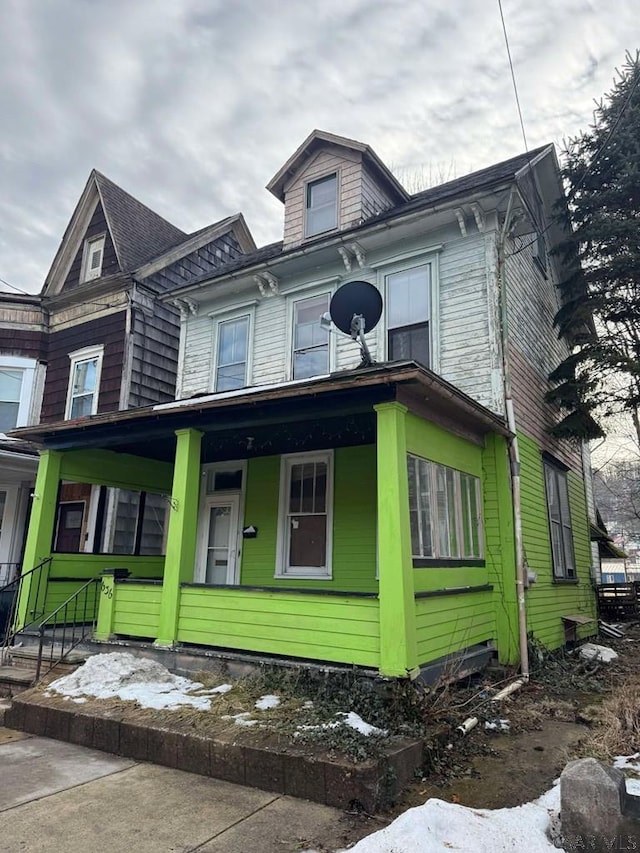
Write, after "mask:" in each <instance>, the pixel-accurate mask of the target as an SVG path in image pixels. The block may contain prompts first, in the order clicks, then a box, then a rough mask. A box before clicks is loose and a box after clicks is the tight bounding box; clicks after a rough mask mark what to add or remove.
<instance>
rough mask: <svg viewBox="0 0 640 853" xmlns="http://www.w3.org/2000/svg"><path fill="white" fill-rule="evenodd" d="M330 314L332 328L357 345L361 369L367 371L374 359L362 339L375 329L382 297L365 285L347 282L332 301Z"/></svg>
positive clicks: (380, 314) (380, 313)
mask: <svg viewBox="0 0 640 853" xmlns="http://www.w3.org/2000/svg"><path fill="white" fill-rule="evenodd" d="M329 314H330V316H331V319H332V320H333V322H334V324H335V325H336V326H337V327H338V329H340V331H341V332H344V333H345V335H350V336H351V337H352V338H353V340H354V341H357V342H358V343H359V344H360V349H361V351H362V362H361V364H360V366H361V367H370V366H371V365H372V364H373V359H372V358H371V354H370V352H369V348H368V347H367V344H366V341H365V339H364V335H365V332H370V331H372V330H373V329H375V327H376V326H377V325H378V322H379V320H380V317H381V316H382V296H381V295H380V291H379V290H378V288H377V287H374V286H373V285H372V284H370V283H369V282H368V281H349V282H347V283H346V284H343V285H342V286H341V287H339V288H338V289H337V290H336V292H335V293H334V294H333V297H332V298H331V303H330V305H329Z"/></svg>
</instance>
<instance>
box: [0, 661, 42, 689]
mask: <svg viewBox="0 0 640 853" xmlns="http://www.w3.org/2000/svg"><path fill="white" fill-rule="evenodd" d="M34 676H35V673H34V672H33V670H31V669H24V668H22V667H19V666H0V696H15V694H16V693H22V691H23V690H28V689H29V688H30V687H31V686H32V685H33V682H34Z"/></svg>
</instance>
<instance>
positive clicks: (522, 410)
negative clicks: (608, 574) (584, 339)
mask: <svg viewBox="0 0 640 853" xmlns="http://www.w3.org/2000/svg"><path fill="white" fill-rule="evenodd" d="M268 189H269V190H270V191H271V192H272V193H273V194H274V195H275V196H276V197H277V198H278V199H279V200H280V201H282V203H283V206H284V230H283V240H282V241H281V242H278V243H275V244H272V245H268V246H265V247H262V248H260V249H258V250H256V251H253V252H248V253H246V254H244V255H241V256H239V257H237V258H235V259H233V260H230V261H229V262H228V263H226V264H224V265H223V266H221V267H219V268H218V269H216V270H213V271H209V272H206V273H204V274H203V275H201V276H199V277H197V278H195V279H193V280H191V281H190V282H187V283H185V284H183V285H179V286H176V287H174V288H173V289H172V290H171V292H170V293H167V294H166V295H165V296H163V297H162V300H163V304H167V305H168V304H173V305H176V304H177V305H181V306H183V308H184V311H183V313H184V322H183V325H182V329H181V339H180V358H179V369H178V374H179V378H178V394H177V396H178V399H177V400H176V401H173V402H165V403H160V404H158V405H154V406H147V407H144V408H139V409H133V410H130V411H127V412H121V413H113V414H100V413H97V414H95V415H93V416H91V417H89V418H88V419H82V420H74V421H70V422H67V423H62V422H58V423H53V422H52V423H50V424H43V425H42V426H39V427H36V428H31V429H27V430H22V431H21V433H20V434H21V435H23V436H24V437H25V438H27V439H29V440H31V441H34V442H37V443H38V444H39V445H40V446H41V447H42V448H43V452H42V457H41V462H40V467H39V471H38V480H37V484H36V488H35V491H36V497H37V501H35V502H34V513H33V519H32V524H31V528H30V531H29V538H28V543H27V552H26V556H25V560H28V562H29V565H36V564H37V563H38V561H40V560H42V559H43V558H49V557H50V558H51V563H50V568H49V569H48V571H49V577H50V578H54V577H55V576H56V573H58V574H59V575H60V576H62V577H65V578H69V577H75V578H76V582H77V583H78V584H79V583H81V582H84V580H86V579H89V578H91V577H92V576H94V575H96V574H97V573H98V572H99V571H100V570H101V569H109V568H112V567H114V565H115V564H116V561H117V566H118V567H122V568H126V569H127V570H128V572H129V577H128V578H122V577H114V576H113V575H112V574H111V575H108V576H106V577H105V578H104V580H103V583H102V594H101V596H100V609H99V616H98V627H97V632H96V637H97V638H98V639H102V640H106V639H108V638H110V637H113V636H117V637H119V638H121V639H128V640H129V641H131V642H132V643H134V644H135V642H136V641H137V640H144V641H149V640H152V641H153V642H155V644H156V645H157V646H160V647H165V648H185V647H189V646H194V645H195V646H200V647H206V648H208V649H217V650H225V652H226V653H233V652H242V653H244V654H247V653H254V654H261V655H264V654H268V655H273V656H276V657H286V658H294V659H298V660H308V661H320V662H331V663H334V664H345V665H349V666H353V665H356V666H359V667H362V668H364V669H366V670H369V671H375V672H378V673H381V674H382V675H385V676H406V675H411V676H414V675H417V674H418V673H420V672H422V674H423V676H424V677H425V678H428V679H431V678H434V677H436V676H437V674H438V673H440V672H441V671H442V670H443V668H446V667H456V668H462V669H464V668H466V667H471V666H474V665H476V664H478V663H479V662H481V661H483V660H487V659H488V658H489V657H490V656H491V655H494V654H495V655H497V656H498V657H499V659H500V660H502V661H505V662H518V661H519V662H520V664H521V666H522V669H523V671H524V672H525V673H526V672H527V650H526V649H527V640H528V639H529V638H530V637H532V636H533V637H534V638H535V639H536V640H537V641H539V642H540V643H542V644H544V645H545V646H547V647H550V648H554V647H557V646H559V645H561V644H562V643H563V642H565V640H566V639H571V638H573V637H575V636H583V635H585V634H588V633H589V632H591V631H593V628H594V625H595V623H594V597H593V592H592V586H591V577H590V575H591V572H592V569H593V566H592V554H591V548H590V540H589V509H588V508H589V507H590V505H591V496H590V489H589V484H588V478H587V479H585V475H584V471H585V466H586V464H587V463H586V461H585V459H584V458H583V454H582V450H581V448H580V447H576V446H572V445H569V444H565V443H562V442H558V441H555V440H553V439H552V438H551V437H550V436H549V433H548V431H547V430H548V427H549V426H550V425H552V424H553V423H554V422H555V421H556V420H558V417H559V415H558V412H556V411H554V410H552V409H551V408H550V407H549V406H548V405H547V403H546V402H545V400H544V394H545V391H546V389H547V387H548V383H547V379H546V377H547V375H548V373H549V371H550V370H551V369H552V368H553V367H554V366H555V365H556V364H557V362H558V361H559V360H560V358H561V357H562V356H563V354H564V353H565V352H566V351H567V346H568V344H567V343H566V342H564V341H562V340H558V338H557V336H556V333H555V331H554V329H553V317H554V314H555V312H556V310H557V308H558V301H557V299H558V297H557V290H556V286H555V285H556V283H557V281H558V278H559V275H560V270H559V269H558V266H557V265H558V259H557V258H556V257H555V256H552V255H551V254H550V252H549V250H550V248H551V247H552V246H553V245H554V244H555V243H556V241H557V240H558V238H559V236H560V235H559V233H558V231H557V228H558V226H557V225H556V224H554V222H553V220H552V218H551V212H552V210H553V206H554V204H555V203H556V201H557V200H558V199H561V198H562V186H561V181H560V177H559V173H558V166H557V162H556V157H555V153H554V149H553V147H552V146H547V147H543V148H539V149H537V150H535V151H530V152H528V153H525V154H523V155H520V156H518V157H514V158H512V159H510V160H507V161H504V162H502V163H498V164H497V165H495V166H492V167H490V168H487V169H483V170H481V171H479V172H475V173H473V174H471V175H467V176H465V177H462V178H459V179H456V180H454V181H450V182H448V183H446V184H443V185H441V186H438V187H434V188H433V189H429V190H426V191H424V192H420V193H417V194H415V195H409V194H408V193H407V192H406V191H405V190H404V189H403V188H402V186H401V185H400V184H399V183H398V181H397V180H396V179H395V178H394V176H393V175H392V173H391V172H390V170H389V169H388V168H387V167H386V166H385V164H384V163H383V162H382V161H381V160H380V159H379V158H378V157H377V155H376V154H375V153H374V152H373V150H372V149H371V148H370V147H369V146H368V145H365V144H362V143H359V142H356V141H353V140H350V139H345V138H342V137H337V136H334V135H332V134H328V133H324V132H321V131H314V132H313V133H312V134H311V135H310V136H309V137H308V138H307V139H306V140H305V141H304V142H303V144H302V145H301V146H300V148H299V149H298V150H297V151H296V152H295V153H294V154H293V155H292V156H291V157H290V158H289V160H287V162H286V163H285V164H284V165H283V166H282V168H280V169H279V170H278V172H277V173H276V175H275V176H274V177H273V178H272V180H271V181H270V182H269V184H268ZM352 281H364V282H368V283H370V284H371V285H372V286H373V288H375V289H376V290H377V291H378V292H379V294H380V295H381V297H382V302H383V306H384V307H383V313H382V318H381V320H380V322H379V324H378V325H377V326H376V328H374V329H372V330H370V331H369V333H368V334H367V336H366V340H367V342H368V347H369V350H370V353H371V355H372V357H373V359H374V362H375V363H373V364H372V365H370V366H366V367H361V366H360V352H359V348H358V346H357V345H356V344H355V343H354V341H353V340H352V339H351V337H349V336H347V335H343V334H341V333H340V332H338V331H337V330H336V329H335V328H333V329H331V328H330V324H329V323H328V322H327V317H326V314H327V312H329V311H330V308H331V300H332V296H333V294H335V293H336V291H337V290H338V289H339V288H340V287H342V286H343V285H344V284H346V283H349V282H352ZM78 479H81V480H82V482H85V483H90V484H91V485H92V487H95V491H94V492H93V496H94V499H93V501H92V502H91V507H90V510H89V512H90V515H91V518H92V525H93V528H92V529H93V536H92V540H91V541H92V542H93V546H92V548H93V550H92V553H91V554H89V553H85V554H84V555H82V557H83V558H82V559H77V557H76V558H75V559H74V560H73V561H70V555H69V554H66V553H62V552H61V550H60V548H58V549H55V548H54V550H53V552H52V550H51V542H52V540H53V541H54V544H55V540H54V532H55V524H56V517H57V513H58V509H57V495H58V489H59V485H60V483H61V482H65V481H67V480H70V481H77V480H78ZM114 494H119V495H123V494H124V495H126V496H127V501H128V504H127V505H128V506H133V507H135V508H137V511H136V512H135V513H128V514H127V513H126V512H124V510H123V511H122V512H120V507H121V506H122V507H124V506H125V503H122V502H118V501H115V502H114V499H113V495H114ZM109 506H111V507H112V509H111V511H110V512H109V510H108V507H109ZM163 506H164V507H165V508H166V514H165V515H164V516H162V518H161V512H160V508H161V507H163ZM149 507H151V510H149V509H148V508H149ZM165 518H166V524H165V523H164V519H165ZM109 525H110V529H111V530H113V531H115V534H116V536H115V538H114V537H112V539H111V540H110V541H109V543H108V544H109V548H105V542H104V537H103V536H102V539H101V535H102V533H101V532H102V531H103V530H104V529H105V527H108V526H109ZM149 531H155V532H156V534H157V542H158V543H160V541H162V546H161V547H162V550H161V552H157V551H154V552H153V553H152V554H149V553H144V552H143V549H142V548H141V543H142V542H144V541H145V535H146V532H149ZM116 539H118V541H117V542H116ZM105 551H108V554H107V553H105ZM115 555H117V557H115ZM51 586H52V585H51V583H50V584H49V588H51ZM34 595H35V593H34V591H33V590H32V589H31V590H30V589H29V586H28V585H25V587H24V589H23V592H22V598H21V613H22V618H23V619H24V620H25V621H26V620H27V618H28V612H29V609H30V608H31V609H32V608H33V598H34ZM51 595H52V593H51V592H49V593H47V596H48V597H49V596H51ZM47 600H48V598H47ZM51 600H52V601H53V600H54V599H53V598H52V599H51Z"/></svg>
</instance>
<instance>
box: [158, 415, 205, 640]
mask: <svg viewBox="0 0 640 853" xmlns="http://www.w3.org/2000/svg"><path fill="white" fill-rule="evenodd" d="M176 436H177V439H178V441H177V444H176V458H175V466H174V470H173V490H172V493H171V509H170V515H169V529H168V532H167V553H166V557H165V561H164V577H163V582H162V599H161V601H160V623H159V626H158V638H157V640H156V645H158V646H172V645H174V643H175V641H176V636H177V631H178V612H179V607H180V584H181V583H182V582H183V581H187V580H191V579H192V578H193V566H194V563H195V559H196V534H197V528H198V503H199V500H200V444H201V441H202V433H201V432H198V430H195V429H179V430H176Z"/></svg>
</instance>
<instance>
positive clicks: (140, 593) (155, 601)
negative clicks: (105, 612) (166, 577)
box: [111, 583, 162, 639]
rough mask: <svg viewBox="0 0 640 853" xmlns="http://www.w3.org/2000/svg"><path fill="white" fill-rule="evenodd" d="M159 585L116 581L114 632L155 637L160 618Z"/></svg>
mask: <svg viewBox="0 0 640 853" xmlns="http://www.w3.org/2000/svg"><path fill="white" fill-rule="evenodd" d="M161 598H162V587H161V586H159V585H153V586H152V585H146V584H139V583H136V584H130V585H129V584H126V583H116V584H115V586H114V601H113V622H112V629H111V630H112V633H114V634H127V635H129V636H131V637H145V638H151V639H155V638H156V637H157V635H158V623H159V619H160V599H161Z"/></svg>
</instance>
